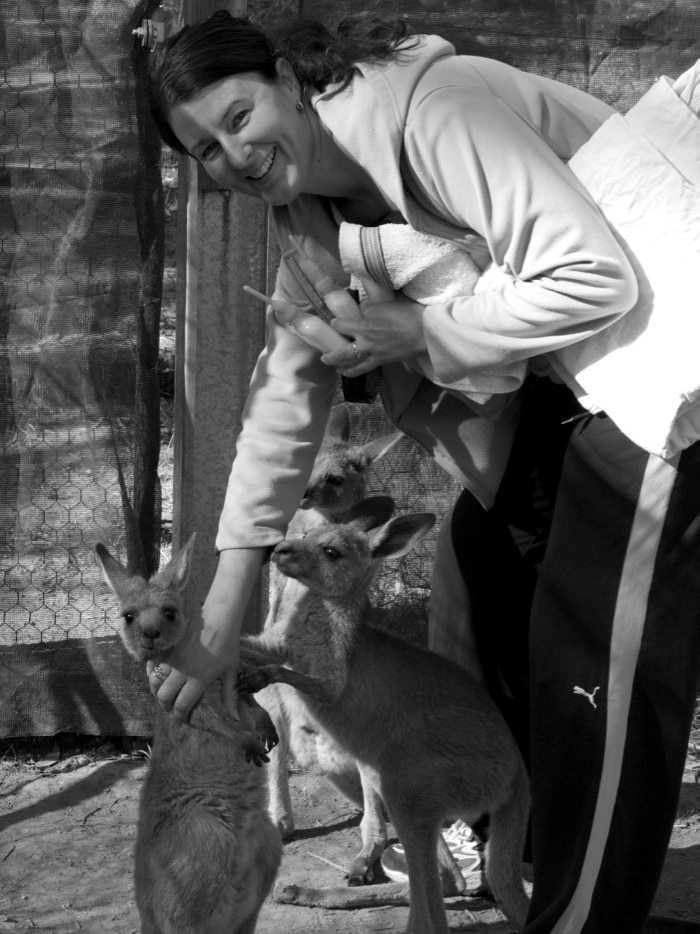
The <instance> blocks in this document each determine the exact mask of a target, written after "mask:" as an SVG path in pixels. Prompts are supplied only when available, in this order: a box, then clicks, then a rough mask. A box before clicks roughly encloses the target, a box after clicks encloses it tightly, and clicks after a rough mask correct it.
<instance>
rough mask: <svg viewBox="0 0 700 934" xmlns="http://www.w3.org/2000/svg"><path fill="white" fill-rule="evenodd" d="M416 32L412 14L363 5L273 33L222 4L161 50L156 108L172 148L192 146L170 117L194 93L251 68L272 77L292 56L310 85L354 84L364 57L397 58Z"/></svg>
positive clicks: (154, 86) (154, 82)
mask: <svg viewBox="0 0 700 934" xmlns="http://www.w3.org/2000/svg"><path fill="white" fill-rule="evenodd" d="M409 35H411V29H410V27H409V25H408V23H407V21H406V20H405V19H401V18H399V19H391V20H389V19H385V18H383V17H381V16H378V15H375V14H371V13H358V14H354V15H352V16H348V17H346V18H345V19H343V20H342V21H341V22H340V23H339V24H338V25H337V27H336V28H335V31H334V32H331V31H330V30H329V29H327V28H326V27H325V26H324V25H323V24H322V23H319V22H317V21H315V20H304V19H300V20H296V21H294V22H293V23H292V24H291V26H289V27H288V28H286V29H284V30H282V31H281V32H280V34H279V35H275V34H274V33H270V35H267V34H266V33H265V32H263V30H262V29H260V28H259V27H258V26H256V25H255V24H253V23H252V22H251V21H250V20H248V19H243V18H238V17H233V16H231V15H230V14H229V13H228V12H227V11H225V10H219V11H217V12H216V13H214V14H212V16H210V17H208V18H207V19H205V20H201V21H200V22H198V23H195V24H193V25H191V26H185V27H184V28H183V29H181V30H180V31H179V32H178V33H176V34H175V35H174V36H172V37H170V38H169V39H168V40H167V41H166V42H165V43H164V45H163V46H162V47H161V48H160V49H159V50H158V52H157V53H156V55H155V56H154V64H153V68H152V72H151V89H150V97H151V113H152V115H153V119H154V120H155V122H156V125H157V126H158V130H159V131H160V135H161V137H162V138H163V140H164V141H165V143H167V145H168V146H170V147H171V148H172V149H175V150H177V151H178V152H184V151H185V149H184V147H183V145H182V143H180V141H179V140H178V138H177V137H176V136H175V134H174V133H173V131H172V129H171V128H170V124H169V123H168V119H167V118H168V114H169V113H170V110H171V108H172V107H174V106H176V105H177V104H181V103H184V102H187V101H190V100H192V99H193V98H195V97H197V95H198V94H201V93H202V92H203V91H204V90H206V88H208V87H209V86H210V85H212V84H215V83H216V82H217V81H221V80H222V79H224V78H229V77H231V76H233V75H236V74H241V73H243V72H256V73H258V74H260V75H261V76H262V77H263V78H264V79H265V80H267V81H273V80H274V79H275V78H276V76H277V70H276V67H275V63H276V61H277V59H278V58H286V59H287V61H288V62H289V63H290V65H291V66H292V68H293V70H294V73H295V75H296V76H297V79H298V80H299V83H300V85H301V87H302V92H303V91H304V90H306V89H311V88H314V89H316V90H319V91H322V90H324V89H325V88H326V87H327V86H328V85H329V84H335V83H338V84H340V85H341V86H344V85H345V84H347V83H348V82H349V81H350V79H351V78H352V75H353V72H354V70H355V65H356V63H357V62H377V61H386V60H388V59H392V58H395V57H396V56H397V54H398V52H397V45H398V44H399V43H400V42H401V41H402V40H403V39H405V38H406V37H407V36H409ZM404 47H405V46H404Z"/></svg>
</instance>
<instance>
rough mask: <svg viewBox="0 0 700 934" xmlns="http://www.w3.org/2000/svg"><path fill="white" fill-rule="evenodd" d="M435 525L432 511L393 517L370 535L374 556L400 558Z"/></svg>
mask: <svg viewBox="0 0 700 934" xmlns="http://www.w3.org/2000/svg"><path fill="white" fill-rule="evenodd" d="M433 525H435V516H434V515H433V514H432V512H419V513H415V514H414V515H412V516H397V517H396V518H395V519H391V520H390V521H389V522H387V523H386V524H385V525H383V526H382V527H381V528H380V529H377V530H376V532H373V533H372V535H371V537H370V548H371V551H372V557H373V558H400V557H401V556H402V555H405V554H407V553H408V552H409V551H410V550H411V549H412V548H414V547H415V546H416V545H417V544H418V542H419V541H420V540H421V539H422V538H423V537H424V536H425V535H427V533H428V532H429V531H430V530H431V529H432V527H433Z"/></svg>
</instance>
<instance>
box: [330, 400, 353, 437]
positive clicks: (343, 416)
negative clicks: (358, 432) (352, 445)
mask: <svg viewBox="0 0 700 934" xmlns="http://www.w3.org/2000/svg"><path fill="white" fill-rule="evenodd" d="M350 423H351V418H350V410H349V409H348V407H347V406H346V405H342V404H341V405H334V406H333V408H332V409H331V414H330V415H329V416H328V422H327V424H326V432H325V435H326V438H328V439H332V440H334V441H348V439H349V438H350Z"/></svg>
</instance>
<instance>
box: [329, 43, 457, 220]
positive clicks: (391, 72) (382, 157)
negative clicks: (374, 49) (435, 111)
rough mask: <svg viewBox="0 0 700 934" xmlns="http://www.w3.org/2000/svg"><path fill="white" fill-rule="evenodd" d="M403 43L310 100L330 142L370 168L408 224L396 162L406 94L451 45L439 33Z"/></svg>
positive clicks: (406, 107) (452, 49) (451, 49)
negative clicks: (386, 59) (394, 54)
mask: <svg viewBox="0 0 700 934" xmlns="http://www.w3.org/2000/svg"><path fill="white" fill-rule="evenodd" d="M404 45H405V46H406V47H405V48H403V50H402V51H400V53H399V56H398V58H396V59H392V60H391V61H389V62H379V63H375V64H369V65H368V64H358V65H357V73H356V75H355V77H354V78H353V80H352V81H351V82H350V84H348V85H347V87H345V88H343V89H342V90H339V85H332V86H329V87H328V88H326V90H325V91H323V92H322V93H320V94H318V95H316V96H314V97H313V98H312V101H311V103H312V105H313V106H314V108H315V110H316V112H317V113H318V115H319V117H320V119H321V122H322V123H323V125H324V126H325V128H326V129H327V130H328V132H329V133H331V135H332V136H333V138H334V140H335V142H336V143H337V144H338V145H339V146H341V147H342V148H343V149H344V150H345V151H346V152H347V153H348V154H349V155H350V156H351V157H352V158H353V159H355V161H356V162H359V164H360V165H362V166H363V167H364V168H366V169H367V170H368V171H370V172H371V174H372V175H373V177H374V179H375V181H376V182H377V184H378V185H379V187H380V189H381V191H382V194H383V195H384V197H385V198H386V200H387V201H388V202H389V204H391V205H392V206H393V207H394V209H395V210H398V211H401V213H402V214H403V216H404V217H405V218H406V220H408V221H409V223H410V220H411V216H410V215H411V214H412V213H413V212H412V210H411V206H410V205H409V204H407V202H406V193H405V190H404V183H403V181H402V179H401V171H400V161H401V151H402V147H403V134H404V130H405V126H406V121H407V117H408V113H409V107H410V104H411V98H412V95H413V92H414V89H415V88H416V85H417V84H418V83H419V82H420V80H421V78H422V77H423V75H424V74H425V72H426V71H427V70H428V69H429V68H431V67H432V66H433V65H434V64H435V62H437V61H439V60H440V59H444V58H449V57H452V56H454V55H455V47H454V46H453V45H452V44H451V43H450V42H447V41H446V40H445V39H442V38H441V37H440V36H411V37H410V39H407V40H406V42H405V43H404ZM399 48H401V47H399ZM378 165H381V166H382V171H381V173H377V171H376V168H377V166H378Z"/></svg>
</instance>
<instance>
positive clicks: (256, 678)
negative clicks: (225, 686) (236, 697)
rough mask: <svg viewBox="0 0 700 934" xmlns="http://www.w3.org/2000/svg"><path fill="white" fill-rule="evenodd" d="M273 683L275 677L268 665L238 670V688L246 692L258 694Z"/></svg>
mask: <svg viewBox="0 0 700 934" xmlns="http://www.w3.org/2000/svg"><path fill="white" fill-rule="evenodd" d="M270 684H273V679H272V677H271V675H270V672H268V670H267V666H264V667H262V668H243V669H242V670H241V671H239V672H238V678H237V680H236V688H237V690H239V691H242V692H243V693H244V694H257V692H258V691H262V689H263V688H266V687H268V685H270Z"/></svg>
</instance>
